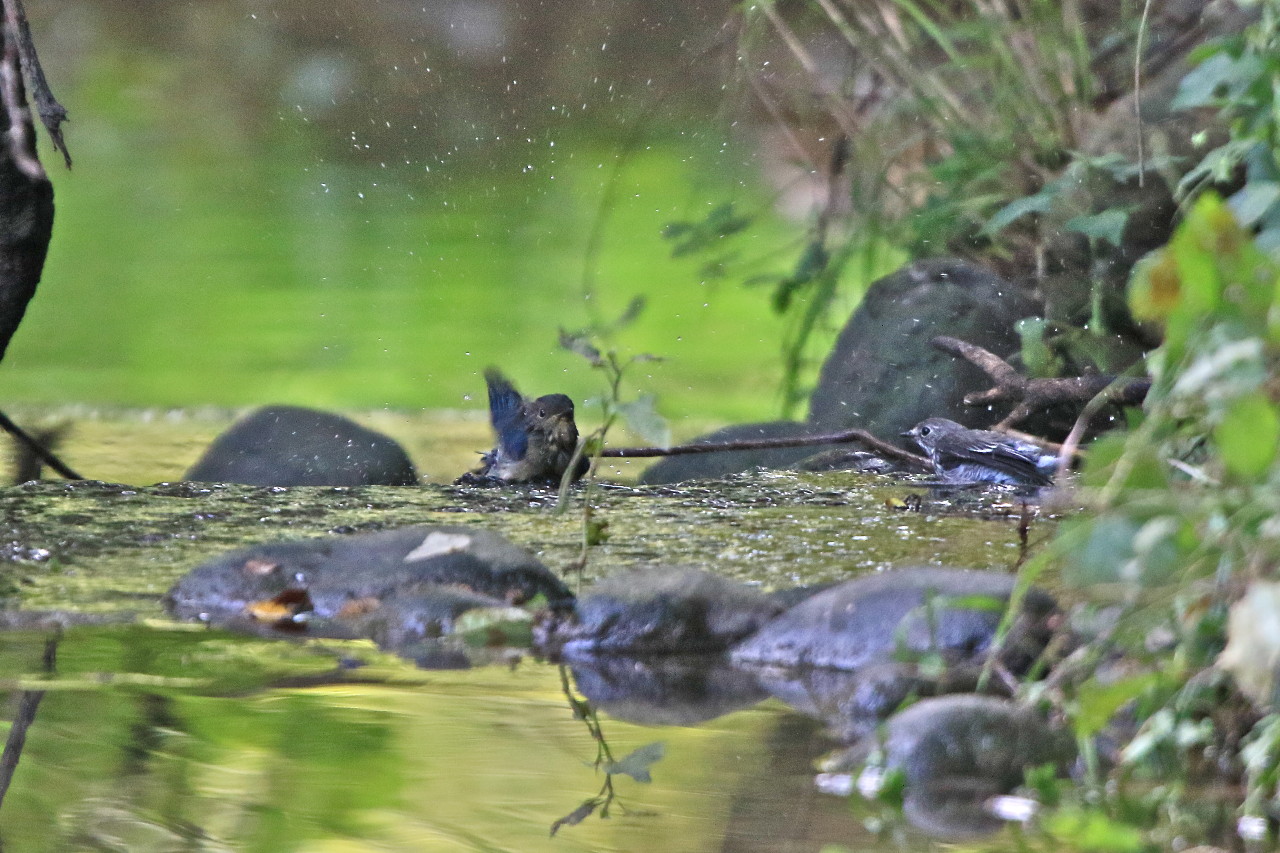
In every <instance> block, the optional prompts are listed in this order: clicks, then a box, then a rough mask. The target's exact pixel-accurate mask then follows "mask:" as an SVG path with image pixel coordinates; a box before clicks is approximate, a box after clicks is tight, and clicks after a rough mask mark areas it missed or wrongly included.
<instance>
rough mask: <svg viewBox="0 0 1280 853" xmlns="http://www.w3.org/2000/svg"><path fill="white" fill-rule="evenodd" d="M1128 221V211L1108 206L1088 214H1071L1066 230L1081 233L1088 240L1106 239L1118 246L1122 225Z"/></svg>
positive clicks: (1121, 234)
mask: <svg viewBox="0 0 1280 853" xmlns="http://www.w3.org/2000/svg"><path fill="white" fill-rule="evenodd" d="M1128 222H1129V211H1127V210H1121V209H1120V208H1117V207H1112V208H1108V209H1107V210H1104V211H1101V212H1099V213H1094V214H1091V215H1088V216H1073V217H1072V218H1071V219H1068V220H1067V223H1066V228H1067V230H1068V231H1075V232H1077V233H1080V234H1083V235H1084V236H1086V237H1088V238H1089V239H1090V240H1106V241H1107V242H1108V243H1110V244H1111V245H1113V246H1116V247H1119V245H1120V241H1121V238H1122V237H1123V235H1124V226H1125V225H1126V224H1127V223H1128Z"/></svg>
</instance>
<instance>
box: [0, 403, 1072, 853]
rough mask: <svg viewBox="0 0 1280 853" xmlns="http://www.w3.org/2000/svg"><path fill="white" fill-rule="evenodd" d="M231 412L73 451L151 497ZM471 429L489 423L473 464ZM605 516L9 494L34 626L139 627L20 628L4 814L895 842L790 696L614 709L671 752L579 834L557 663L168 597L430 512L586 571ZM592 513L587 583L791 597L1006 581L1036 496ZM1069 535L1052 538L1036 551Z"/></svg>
mask: <svg viewBox="0 0 1280 853" xmlns="http://www.w3.org/2000/svg"><path fill="white" fill-rule="evenodd" d="M65 414H66V413H63V415H62V416H65ZM357 416H359V415H357ZM452 418H453V416H450V415H447V414H445V415H442V416H441V419H442V420H443V421H444V422H448V421H450V420H451V419H452ZM217 421H218V419H217V418H214V419H213V420H212V421H210V420H202V418H201V417H195V416H193V417H177V416H176V415H174V416H171V417H160V418H155V417H152V418H141V419H139V418H137V417H136V416H131V417H130V418H124V419H118V418H117V419H113V418H102V419H101V420H100V421H99V422H98V423H96V425H91V424H90V423H89V422H88V420H82V421H81V422H80V423H79V424H78V425H77V426H76V428H75V430H74V432H73V433H72V438H71V439H69V444H68V446H67V452H68V454H70V455H72V458H74V460H75V461H76V463H77V464H80V465H81V466H82V467H84V468H85V469H86V471H94V472H95V473H96V471H97V470H98V469H97V468H96V465H97V463H96V461H95V460H99V459H105V458H107V457H110V456H114V457H115V464H116V465H118V466H119V467H118V468H116V469H114V471H116V472H118V473H119V474H120V476H118V477H114V478H113V479H119V480H125V481H133V482H145V480H146V479H147V477H146V476H144V475H145V473H146V472H150V471H152V470H154V469H153V468H152V467H149V466H153V465H154V464H155V463H154V454H156V453H164V452H166V451H163V450H162V448H180V447H187V445H188V444H190V445H191V447H190V448H189V449H190V450H193V451H198V450H199V445H198V442H197V441H196V440H195V434H196V433H199V432H201V431H204V430H206V429H207V428H208V425H209V424H210V423H216V422H217ZM139 424H142V425H145V428H143V426H139ZM193 425H194V426H193ZM470 426H471V427H475V426H477V425H476V424H471V425H470ZM478 426H479V427H480V430H479V432H480V436H481V437H483V424H480V425H478ZM416 431H421V432H426V433H431V432H432V431H433V427H432V424H431V423H430V420H429V419H428V420H427V422H424V423H420V424H418V426H417V427H416V428H415V427H414V426H413V425H412V424H411V425H410V426H409V427H407V434H408V435H409V437H410V440H409V442H408V443H409V445H410V446H413V436H414V434H415V432H416ZM130 434H138V435H140V436H141V437H144V440H143V441H141V442H136V441H134V442H130V441H129V440H127V437H128V436H129V435H130ZM104 437H110V439H109V440H107V441H101V440H102V439H103V438H104ZM419 439H420V440H425V438H422V437H421V436H419ZM473 440H474V436H472V435H471V434H470V433H468V435H467V436H466V437H464V438H463V439H462V441H461V444H462V445H463V447H454V448H453V449H452V450H449V451H447V453H459V454H461V453H462V452H463V450H464V449H466V447H467V446H469V445H470V444H471V443H472V442H473ZM457 443H458V442H454V444H457ZM444 444H448V442H445V443H444ZM443 446H444V445H442V447H443ZM184 452H185V451H184ZM442 452H445V451H442ZM468 452H469V451H468ZM415 455H416V454H415ZM179 467H180V466H179ZM911 494H921V495H923V496H924V497H925V498H926V502H925V504H924V507H923V509H924V511H908V510H904V509H903V508H901V502H902V499H903V498H904V497H906V496H908V495H911ZM581 499H582V492H581V491H578V492H575V494H574V497H573V504H572V506H571V507H570V509H569V511H567V512H565V513H563V514H557V513H555V511H554V503H555V496H554V494H552V493H551V492H549V491H546V490H536V489H533V490H504V491H499V490H484V489H482V490H467V489H458V488H454V487H451V486H444V485H427V486H424V487H422V488H421V489H392V488H366V489H302V488H296V489H259V488H247V487H234V486H209V485H200V486H184V485H164V484H162V485H158V486H137V485H121V484H110V483H104V482H100V481H99V482H83V483H63V482H44V483H36V484H27V485H24V486H18V487H11V488H8V489H5V490H2V491H0V525H2V526H3V528H4V536H5V539H6V540H7V541H9V542H10V543H12V544H11V545H10V546H9V557H10V561H11V562H10V563H9V567H10V568H9V571H8V572H7V573H6V579H7V580H8V593H7V594H8V595H9V596H10V598H11V600H12V601H16V602H17V603H18V604H19V605H20V606H21V607H22V608H23V610H24V611H25V612H28V613H34V612H38V611H46V610H49V609H57V610H58V611H59V612H62V613H63V614H64V615H63V616H62V617H61V621H64V622H65V621H68V620H70V621H71V622H76V621H78V620H83V619H86V618H97V619H109V620H118V619H126V620H127V621H128V624H124V625H120V624H99V625H93V624H89V625H83V624H80V625H72V627H68V628H66V629H65V631H64V632H63V633H62V635H61V639H60V640H59V641H58V645H57V659H56V665H55V666H54V668H53V671H52V673H51V674H46V673H45V672H44V671H43V669H42V665H41V655H42V652H43V649H44V644H45V642H46V641H47V640H48V638H50V637H52V636H54V635H55V632H54V631H53V629H51V628H47V627H45V628H33V627H32V626H28V628H29V630H26V631H21V632H14V633H7V634H4V635H2V636H0V683H2V684H5V685H8V688H9V696H10V700H11V701H10V708H11V709H13V708H16V697H17V695H18V690H19V689H28V690H30V689H33V688H36V687H40V688H45V689H47V690H48V692H47V694H46V696H45V698H44V700H43V702H42V704H41V705H40V707H39V711H38V715H37V718H36V720H35V723H34V725H33V726H32V728H31V731H30V736H29V740H28V742H27V748H26V752H25V754H24V756H23V758H22V762H21V764H20V765H19V767H18V770H17V773H16V775H15V778H14V784H13V787H12V789H11V790H10V792H9V794H8V797H7V799H6V802H5V803H4V807H3V810H0V841H2V842H3V843H4V847H5V849H6V850H9V851H13V850H17V851H22V850H80V849H94V850H101V849H108V850H130V851H134V850H172V849H208V850H219V849H229V850H273V851H274V850H373V849H382V850H385V849H392V850H520V851H525V850H541V849H555V850H618V851H648V850H688V851H700V850H708V849H734V850H762V851H763V850H797V851H798V850H818V849H821V847H822V845H823V844H825V843H840V844H844V845H846V846H849V847H850V848H852V849H867V848H868V847H870V846H874V845H876V844H879V843H880V842H879V841H877V840H876V838H877V836H875V835H873V834H871V833H869V831H868V830H867V829H865V827H864V826H863V820H864V818H865V817H866V815H865V814H860V813H859V811H858V809H861V810H862V812H866V810H867V809H868V808H869V807H868V806H860V805H858V804H856V803H852V802H850V801H849V800H848V799H846V798H844V797H836V796H829V795H826V794H821V793H819V792H818V790H817V788H816V787H815V784H814V779H815V773H816V771H815V768H814V764H813V762H814V761H815V760H816V759H817V758H818V757H819V756H820V755H821V754H823V753H824V752H825V751H827V750H829V749H832V748H834V747H836V746H837V745H838V744H837V743H836V741H834V740H833V739H831V738H829V737H827V736H826V735H825V734H824V733H823V725H822V723H820V722H818V721H816V720H813V719H810V718H808V717H805V716H803V715H801V714H799V713H797V712H795V711H793V710H790V709H789V708H788V707H787V706H785V705H783V704H782V703H781V702H779V701H777V700H775V699H766V700H764V701H763V702H759V701H758V699H757V698H756V697H748V700H747V703H746V707H743V708H741V709H739V710H734V711H731V712H729V713H727V714H725V715H723V716H718V717H715V716H713V717H712V718H711V719H709V720H707V721H706V722H702V723H700V724H697V725H688V726H670V725H664V726H651V725H637V724H635V723H633V722H628V720H634V719H636V714H637V713H638V711H637V708H641V709H643V708H644V707H647V703H646V702H639V703H637V702H634V701H632V702H623V703H621V704H615V705H610V704H609V703H605V704H604V705H603V707H602V708H601V709H600V721H601V727H602V731H603V735H604V737H605V739H606V741H607V743H608V745H609V747H610V748H611V749H612V754H613V756H614V758H615V759H621V758H622V757H624V756H625V755H627V754H628V753H630V752H631V751H632V750H634V749H637V748H640V747H644V746H645V745H648V744H652V743H654V742H658V741H661V742H662V743H664V744H665V752H664V754H663V757H662V758H661V759H660V760H658V761H657V762H656V763H654V764H653V765H652V767H651V768H650V770H651V773H652V781H651V782H649V783H647V784H644V783H641V782H639V781H636V780H635V779H633V778H631V777H628V776H625V775H615V776H614V777H613V784H614V787H615V792H616V795H617V799H616V801H615V802H613V803H612V805H611V808H610V811H609V817H608V819H602V818H601V816H600V814H599V811H598V810H597V812H596V813H594V814H591V815H590V816H588V817H586V818H585V819H583V820H582V822H581V823H580V824H576V825H566V826H562V827H561V828H560V829H559V831H558V833H557V834H556V836H555V837H554V838H551V837H550V834H549V833H550V828H551V825H552V824H553V822H555V821H556V820H558V819H561V818H564V817H566V816H568V815H570V814H571V813H572V812H573V811H574V810H575V809H577V808H578V807H579V805H580V804H581V803H583V802H584V801H586V800H588V799H590V798H592V797H594V796H596V795H597V793H598V792H599V790H600V787H601V785H602V784H603V783H604V780H605V776H604V775H603V774H601V773H600V772H598V771H597V770H596V769H595V768H594V767H593V766H592V765H593V762H594V760H595V758H596V745H595V741H594V739H593V737H592V735H591V733H590V732H589V730H588V728H587V727H586V725H585V724H584V722H583V721H582V720H580V719H576V718H575V715H574V713H573V711H572V709H571V707H570V704H569V702H568V700H567V699H566V697H565V695H564V693H563V690H562V682H561V673H560V671H559V669H558V668H557V667H556V666H554V665H552V664H549V663H544V662H539V661H536V660H534V659H532V658H530V657H529V656H528V655H527V654H525V653H521V652H518V651H517V652H509V653H500V654H499V661H498V662H496V663H494V664H493V665H490V666H484V667H480V668H477V669H473V670H469V671H423V670H420V669H417V668H415V667H414V666H412V664H410V663H409V662H406V661H403V660H401V659H399V658H396V657H394V656H392V655H389V654H385V653H382V652H379V651H378V650H377V649H375V648H374V647H373V646H372V645H371V644H370V643H368V642H363V641H359V642H356V641H350V642H344V641H332V640H318V639H317V640H307V639H306V638H305V637H295V638H280V639H274V640H264V639H257V638H250V637H241V636H235V635H230V634H225V633H222V632H220V631H210V630H207V629H204V628H202V627H199V626H190V625H182V624H177V623H174V622H172V621H171V620H169V619H168V618H167V617H166V616H165V613H164V610H163V607H162V604H161V598H162V595H163V593H164V591H165V590H166V589H167V588H168V586H169V585H170V584H172V583H173V581H174V580H176V579H177V578H178V577H179V576H180V575H181V574H182V573H183V572H185V571H186V570H188V569H190V568H191V567H193V566H195V565H197V564H198V563H200V562H202V561H203V560H205V559H208V558H209V557H211V556H213V555H215V554H218V553H220V552H222V551H224V550H226V549H227V548H231V547H237V546H239V545H242V544H244V543H246V542H253V541H264V540H271V539H279V538H286V539H290V538H300V537H310V536H326V535H341V534H342V533H344V532H351V531H355V530H366V529H380V528H385V527H395V526H401V525H405V524H417V523H429V522H445V523H466V524H472V523H474V524H481V525H484V526H486V527H490V528H493V529H496V530H498V531H501V532H503V533H504V534H506V535H508V536H509V537H510V538H512V539H513V540H515V541H516V542H517V543H519V544H521V545H524V546H525V547H527V548H529V549H530V550H532V551H534V552H535V553H536V554H538V556H539V557H540V558H541V559H542V560H543V561H544V562H545V563H547V565H549V566H551V567H552V568H553V569H554V570H556V571H562V570H563V568H564V567H565V566H567V565H568V564H569V563H570V562H571V561H572V560H574V559H576V558H577V556H578V555H579V547H580V546H579V543H580V537H581V530H580V526H581V516H580V512H581V509H580V507H581V503H580V501H581ZM593 504H594V505H595V507H596V512H597V517H598V518H603V519H604V520H606V521H608V522H609V528H608V531H609V538H608V540H607V541H606V542H605V543H604V544H602V545H599V546H596V547H593V548H592V549H591V552H590V561H589V563H588V567H587V570H586V572H585V574H584V577H583V582H584V583H585V582H589V581H590V580H591V579H592V578H594V577H598V576H601V575H603V574H606V573H608V572H611V571H613V570H616V569H618V568H622V567H625V566H630V565H637V564H645V563H651V562H671V563H687V564H693V565H700V566H704V567H707V568H711V569H713V570H715V571H718V572H720V573H723V574H727V575H729V576H732V577H737V578H740V579H743V580H746V581H749V582H753V583H757V584H760V585H761V586H763V587H766V588H773V587H785V586H791V585H793V584H796V583H807V582H818V581H823V580H836V579H840V578H845V577H852V576H855V575H857V574H859V573H862V572H865V571H869V570H875V569H877V568H882V567H885V566H888V565H895V564H904V563H940V562H942V563H946V562H952V563H961V564H966V565H975V566H985V567H989V568H1007V567H1009V566H1010V565H1011V564H1012V563H1013V562H1014V561H1015V560H1016V559H1017V558H1018V555H1019V553H1020V551H1019V545H1018V536H1017V516H1018V513H1019V511H1020V507H1019V506H1018V505H1017V503H1016V502H1010V501H1008V500H1003V499H987V500H985V502H984V503H983V504H982V506H981V512H980V513H972V512H966V513H962V514H957V513H956V512H955V507H954V506H953V505H952V504H948V503H939V502H933V501H932V500H931V499H929V498H928V491H927V490H925V489H922V488H921V487H919V486H917V485H913V484H911V483H897V484H886V483H885V482H884V481H877V480H875V479H874V478H869V477H866V476H863V475H855V474H847V473H840V472H831V473H823V474H803V475H793V474H785V473H758V474H751V475H745V476H743V477H741V478H737V479H735V480H731V481H726V482H721V483H715V484H698V485H694V486H691V487H689V488H684V489H675V488H665V487H664V488H653V489H636V488H634V487H630V486H626V485H620V484H613V485H604V486H602V487H601V488H600V489H599V491H598V493H597V494H596V496H595V497H594V498H593ZM979 516H985V517H979ZM1046 525H1047V523H1046ZM1047 530H1048V527H1047V526H1033V530H1032V534H1033V540H1036V539H1038V538H1039V537H1041V536H1043V535H1044V534H1045V533H1046V532H1047ZM570 581H571V583H574V582H576V579H574V578H570ZM17 618H18V620H19V621H22V620H23V619H24V618H28V617H17ZM29 618H34V617H29ZM658 707H659V708H661V707H662V703H661V702H659V703H658ZM668 710H669V709H668ZM9 713H10V715H12V714H13V713H16V711H14V710H11V711H10V712H9ZM664 713H665V711H664ZM700 713H701V712H700ZM904 831H905V832H906V833H907V834H906V835H905V836H904V837H900V838H897V840H896V841H894V842H893V844H892V845H891V846H892V848H893V849H919V848H920V845H925V844H926V842H925V841H924V840H922V839H921V838H920V837H919V836H918V835H913V834H911V833H910V832H909V831H906V830H903V829H902V827H898V828H897V829H896V830H895V837H897V836H898V835H901V833H903V832H904ZM904 838H905V840H904ZM885 843H888V842H885ZM903 844H905V845H906V846H905V848H904V847H902V846H901V845H903ZM926 846H927V845H926Z"/></svg>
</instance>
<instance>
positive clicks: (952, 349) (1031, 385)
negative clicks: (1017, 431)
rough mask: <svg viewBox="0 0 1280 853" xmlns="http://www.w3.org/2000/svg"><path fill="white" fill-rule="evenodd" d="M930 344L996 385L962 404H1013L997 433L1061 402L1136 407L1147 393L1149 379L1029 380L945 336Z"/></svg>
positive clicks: (988, 355) (989, 354) (984, 352)
mask: <svg viewBox="0 0 1280 853" xmlns="http://www.w3.org/2000/svg"><path fill="white" fill-rule="evenodd" d="M930 343H932V344H933V346H935V347H936V348H938V349H940V350H942V351H943V352H949V353H951V354H952V355H958V356H960V357H961V358H963V359H965V360H966V361H968V362H969V363H970V364H973V365H974V366H975V367H977V368H978V369H979V370H981V371H982V372H983V373H985V374H987V376H989V377H991V380H992V381H993V382H995V383H996V384H995V386H994V387H992V388H989V389H988V390H986V391H978V392H975V393H973V394H967V395H965V398H964V402H965V405H967V406H982V405H988V404H991V403H1000V402H1008V401H1012V402H1014V404H1015V405H1014V407H1013V411H1011V412H1010V413H1009V416H1008V417H1006V418H1005V419H1004V420H1002V421H1000V423H998V424H996V425H995V427H994V429H998V430H1007V429H1008V428H1009V427H1010V426H1012V425H1013V424H1016V423H1021V422H1022V421H1024V420H1026V419H1027V418H1029V417H1030V416H1031V415H1033V414H1035V412H1037V411H1039V410H1041V409H1045V408H1048V407H1049V406H1054V405H1058V404H1061V403H1077V404H1079V405H1081V406H1084V405H1086V404H1087V403H1088V402H1089V401H1090V400H1092V399H1094V398H1095V397H1099V396H1101V397H1102V401H1103V402H1105V403H1116V404H1118V405H1121V406H1138V405H1141V404H1142V401H1143V400H1144V399H1146V396H1147V391H1149V390H1150V389H1151V380H1149V379H1128V378H1124V377H1116V376H1075V377H1066V378H1061V379H1030V378H1028V377H1026V376H1023V375H1022V374H1021V373H1019V372H1018V371H1017V370H1015V369H1014V368H1013V366H1012V365H1011V364H1009V362H1007V361H1005V360H1004V359H1003V358H1000V356H998V355H996V354H995V353H993V352H991V351H989V350H986V349H983V348H982V347H979V346H974V345H973V344H970V343H966V342H965V341H961V340H957V339H956V338H949V337H946V336H945V335H944V336H940V337H936V338H934V339H933V340H932V341H930Z"/></svg>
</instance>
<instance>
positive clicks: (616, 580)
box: [543, 567, 782, 658]
mask: <svg viewBox="0 0 1280 853" xmlns="http://www.w3.org/2000/svg"><path fill="white" fill-rule="evenodd" d="M780 612H782V606H781V605H779V604H778V603H776V602H774V601H771V600H770V599H769V598H768V597H766V596H765V595H763V594H762V593H760V592H758V591H756V590H755V589H752V588H751V587H749V586H746V585H745V584H741V583H738V582H736V581H731V580H729V579H727V578H722V577H720V576H718V575H714V574H711V573H710V572H704V571H702V570H700V569H681V568H665V567H654V568H644V569H633V570H631V571H627V572H621V573H618V574H615V575H611V576H610V577H608V578H605V579H604V580H602V581H600V582H599V583H598V584H596V585H595V586H594V587H592V588H591V589H590V590H589V591H588V592H587V593H586V594H585V595H584V596H583V597H582V598H581V599H579V600H578V603H577V606H576V607H575V609H574V614H573V618H571V619H569V620H567V621H565V622H563V623H561V624H559V625H557V626H555V627H554V629H553V630H552V631H551V632H550V633H549V634H548V635H547V636H545V637H544V638H543V645H544V646H545V647H546V648H547V649H548V650H550V651H552V652H558V653H560V654H563V655H564V656H565V657H569V658H573V657H575V656H579V655H598V654H632V655H652V654H680V653H694V652H720V651H723V650H725V649H726V648H728V647H729V646H730V645H731V644H733V643H735V642H737V641H738V640H740V639H742V638H743V637H746V636H748V635H749V634H751V633H753V632H754V631H756V630H758V629H759V628H760V627H761V626H762V625H764V624H765V623H766V622H768V621H769V620H770V619H772V618H773V617H774V616H776V615H777V614H778V613H780Z"/></svg>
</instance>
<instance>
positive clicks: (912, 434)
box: [898, 430, 916, 438]
mask: <svg viewBox="0 0 1280 853" xmlns="http://www.w3.org/2000/svg"><path fill="white" fill-rule="evenodd" d="M898 435H900V436H902V437H903V438H915V436H916V434H915V432H914V431H913V430H907V431H906V432H900V433H898Z"/></svg>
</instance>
